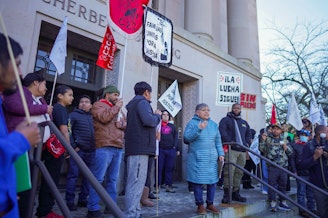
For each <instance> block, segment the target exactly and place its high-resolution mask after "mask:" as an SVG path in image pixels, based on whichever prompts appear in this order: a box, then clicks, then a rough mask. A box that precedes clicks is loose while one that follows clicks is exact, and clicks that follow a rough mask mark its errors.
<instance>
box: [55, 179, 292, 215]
mask: <svg viewBox="0 0 328 218" xmlns="http://www.w3.org/2000/svg"><path fill="white" fill-rule="evenodd" d="M175 186H176V187H177V188H175V190H176V193H168V192H165V189H161V190H160V193H159V195H158V196H159V200H158V201H156V200H153V201H154V202H155V203H156V205H155V207H143V208H142V215H143V217H170V218H171V217H179V218H187V217H197V213H196V206H195V203H194V195H193V194H191V193H189V192H188V188H187V183H179V184H175ZM291 192H295V188H292V191H291ZM241 194H242V195H243V196H245V197H247V199H248V201H247V204H252V203H255V202H256V201H259V200H262V201H263V200H266V199H267V195H263V194H262V193H261V191H260V187H259V186H255V189H250V190H244V189H241ZM63 195H64V194H63ZM222 195H223V190H220V189H219V188H217V190H216V194H215V200H214V205H215V206H218V207H219V208H220V209H221V210H225V209H226V208H228V207H232V206H233V207H238V205H240V204H236V202H233V204H232V205H223V204H221V199H222ZM205 197H206V194H205V193H204V198H205ZM117 201H118V202H117V203H118V206H119V207H120V208H121V209H122V210H124V196H119V197H118V200H117ZM101 206H102V209H104V207H105V206H104V205H103V204H102V205H101ZM54 210H55V211H56V212H58V213H60V210H59V209H58V207H57V206H55V208H54ZM86 214H87V209H86V208H78V210H77V211H74V212H72V215H73V217H74V218H80V217H86ZM277 215H278V214H277ZM105 217H113V216H111V215H108V216H105ZM282 217H284V216H282ZM229 218H230V217H229Z"/></svg>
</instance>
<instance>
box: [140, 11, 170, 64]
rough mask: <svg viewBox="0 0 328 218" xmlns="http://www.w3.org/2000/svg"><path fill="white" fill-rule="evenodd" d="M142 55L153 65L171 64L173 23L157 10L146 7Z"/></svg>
mask: <svg viewBox="0 0 328 218" xmlns="http://www.w3.org/2000/svg"><path fill="white" fill-rule="evenodd" d="M143 31H144V32H143V49H142V51H143V57H144V59H145V61H147V62H149V63H150V64H154V65H162V66H165V67H169V66H171V64H172V38H173V24H172V22H171V20H169V19H168V18H166V17H164V16H163V15H161V14H159V13H158V12H156V11H154V10H152V9H151V8H147V10H146V19H145V22H144V29H143Z"/></svg>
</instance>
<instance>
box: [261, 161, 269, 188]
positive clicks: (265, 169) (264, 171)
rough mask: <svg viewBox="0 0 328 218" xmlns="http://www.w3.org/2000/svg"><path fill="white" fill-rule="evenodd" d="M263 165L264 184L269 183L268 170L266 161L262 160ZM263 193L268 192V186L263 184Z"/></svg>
mask: <svg viewBox="0 0 328 218" xmlns="http://www.w3.org/2000/svg"><path fill="white" fill-rule="evenodd" d="M261 163H262V165H261V166H262V179H263V181H264V182H266V183H268V168H267V165H266V162H265V160H261ZM262 191H266V192H268V186H266V185H263V184H262Z"/></svg>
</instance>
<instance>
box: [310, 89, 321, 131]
mask: <svg viewBox="0 0 328 218" xmlns="http://www.w3.org/2000/svg"><path fill="white" fill-rule="evenodd" d="M309 120H310V121H311V122H312V124H313V125H314V124H316V123H319V122H320V110H319V106H318V104H317V101H316V100H315V96H314V94H313V93H312V97H311V102H310V115H309Z"/></svg>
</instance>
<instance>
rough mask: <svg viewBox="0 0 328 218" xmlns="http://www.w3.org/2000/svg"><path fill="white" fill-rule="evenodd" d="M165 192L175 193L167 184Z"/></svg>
mask: <svg viewBox="0 0 328 218" xmlns="http://www.w3.org/2000/svg"><path fill="white" fill-rule="evenodd" d="M166 192H170V193H175V191H174V190H173V188H172V187H171V186H168V185H167V186H166Z"/></svg>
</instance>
